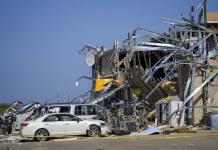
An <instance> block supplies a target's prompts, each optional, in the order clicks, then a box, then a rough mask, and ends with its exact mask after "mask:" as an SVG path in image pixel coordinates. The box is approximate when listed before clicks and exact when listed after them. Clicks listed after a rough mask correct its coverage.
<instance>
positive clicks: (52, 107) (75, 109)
mask: <svg viewBox="0 0 218 150" xmlns="http://www.w3.org/2000/svg"><path fill="white" fill-rule="evenodd" d="M44 111H45V113H46V114H47V113H70V114H72V115H74V116H77V117H79V118H81V119H93V118H97V117H98V115H99V113H100V112H101V108H100V107H99V106H98V105H95V104H49V105H46V107H45V110H44Z"/></svg>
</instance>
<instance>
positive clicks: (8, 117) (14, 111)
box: [3, 101, 41, 134]
mask: <svg viewBox="0 0 218 150" xmlns="http://www.w3.org/2000/svg"><path fill="white" fill-rule="evenodd" d="M40 112H41V104H40V103H38V102H30V103H28V104H26V105H24V104H23V103H22V102H20V101H16V102H14V103H13V104H12V105H11V107H9V108H8V109H7V110H6V112H5V113H4V117H3V118H4V120H5V126H6V130H7V133H8V134H10V133H12V132H14V131H18V130H20V125H21V123H22V122H24V121H26V120H28V119H33V118H34V117H38V116H40Z"/></svg>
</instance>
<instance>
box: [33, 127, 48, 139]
mask: <svg viewBox="0 0 218 150" xmlns="http://www.w3.org/2000/svg"><path fill="white" fill-rule="evenodd" d="M48 136H49V133H48V131H47V130H46V129H38V130H37V131H36V133H35V140H36V141H47V140H48Z"/></svg>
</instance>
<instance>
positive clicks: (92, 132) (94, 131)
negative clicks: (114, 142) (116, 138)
mask: <svg viewBox="0 0 218 150" xmlns="http://www.w3.org/2000/svg"><path fill="white" fill-rule="evenodd" d="M100 134H101V130H100V127H99V126H97V125H91V126H90V127H89V130H88V132H87V135H88V136H91V137H95V136H99V135H100Z"/></svg>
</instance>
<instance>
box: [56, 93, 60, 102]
mask: <svg viewBox="0 0 218 150" xmlns="http://www.w3.org/2000/svg"><path fill="white" fill-rule="evenodd" d="M56 98H57V101H58V104H59V101H60V96H59V93H57V95H56Z"/></svg>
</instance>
